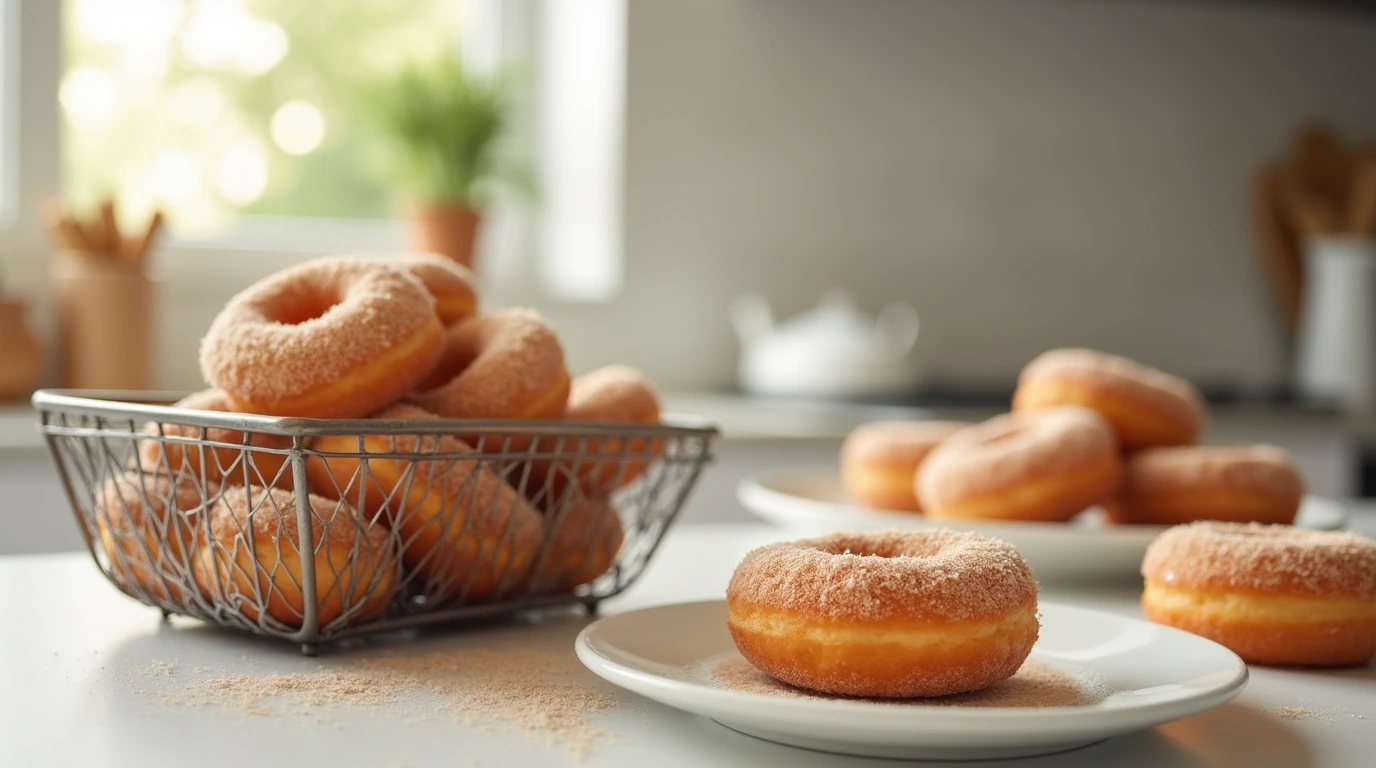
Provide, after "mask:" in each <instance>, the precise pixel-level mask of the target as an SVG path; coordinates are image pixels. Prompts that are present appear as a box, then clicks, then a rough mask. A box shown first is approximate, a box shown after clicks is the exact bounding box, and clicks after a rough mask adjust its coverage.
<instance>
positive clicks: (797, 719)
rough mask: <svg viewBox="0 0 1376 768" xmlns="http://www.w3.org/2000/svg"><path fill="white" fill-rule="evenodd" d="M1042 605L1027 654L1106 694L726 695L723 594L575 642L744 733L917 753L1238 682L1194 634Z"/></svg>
mask: <svg viewBox="0 0 1376 768" xmlns="http://www.w3.org/2000/svg"><path fill="white" fill-rule="evenodd" d="M1041 613H1042V630H1041V637H1040V639H1039V640H1038V641H1037V645H1036V647H1035V648H1034V649H1033V651H1032V657H1031V659H1032V660H1035V661H1038V662H1041V663H1042V664H1047V665H1050V666H1052V667H1057V668H1058V669H1061V670H1067V671H1072V670H1073V675H1074V676H1075V677H1077V678H1079V679H1084V678H1086V677H1089V678H1092V679H1094V680H1095V681H1096V682H1097V683H1098V684H1099V685H1101V686H1103V688H1104V689H1106V691H1107V696H1105V697H1103V698H1101V699H1100V700H1099V701H1098V702H1097V703H1093V704H1085V705H1080V706H1060V707H1045V708H1010V707H997V708H983V707H981V708H976V707H960V706H932V705H919V704H912V703H910V702H904V703H896V704H895V703H881V702H875V701H868V700H845V699H828V698H816V697H800V696H786V695H779V694H763V693H752V692H746V691H741V690H733V689H731V688H728V687H724V686H722V685H721V684H720V683H715V682H712V678H711V677H710V669H711V668H712V665H714V664H717V663H721V661H722V660H725V659H730V658H732V657H733V656H734V657H736V658H739V654H737V653H736V649H735V645H734V644H733V642H732V640H731V635H730V634H729V633H728V632H727V631H726V602H725V601H722V600H713V601H709V602H702V603H680V604H677V605H668V606H661V607H657V608H647V609H644V610H639V611H632V612H630V613H624V614H620V615H616V616H610V617H608V618H605V619H601V620H600V621H597V622H596V623H594V624H592V625H590V626H589V627H587V628H586V629H584V630H583V632H582V633H580V634H579V635H578V640H577V641H576V642H575V646H576V650H577V652H578V658H579V659H581V660H582V661H583V663H584V664H586V665H587V667H588V669H591V670H592V671H593V672H594V673H596V674H597V675H598V676H600V677H602V678H604V679H606V680H608V681H610V682H612V683H614V684H616V685H619V686H621V687H623V688H626V689H627V690H630V691H634V692H635V693H638V694H640V695H642V696H645V697H647V698H650V699H653V700H655V701H658V702H660V703H662V704H666V705H668V706H671V707H674V708H676V709H681V710H684V711H687V712H693V713H696V714H699V715H702V716H704V717H709V718H712V719H713V720H716V721H717V722H719V723H721V724H722V725H725V726H726V727H728V728H732V729H734V730H737V731H740V732H742V733H746V734H749V735H751V736H756V737H758V738H761V739H767V740H769V741H775V742H779V743H781V744H790V745H793V746H797V747H803V748H806V749H815V750H820V751H824V752H839V753H842V754H849V755H866V756H877V757H899V758H916V759H927V760H979V759H991V758H1003V757H1028V756H1031V755H1042V754H1050V753H1052V752H1060V751H1064V750H1068V749H1074V748H1076V747H1081V746H1084V745H1086V744H1092V743H1094V742H1096V741H1100V740H1102V739H1106V738H1109V737H1111V736H1117V735H1120V734H1124V733H1131V732H1133V731H1137V730H1141V729H1144V728H1151V727H1153V726H1156V725H1160V724H1161V723H1166V722H1170V721H1172V720H1177V719H1179V718H1182V717H1185V716H1187V715H1192V714H1195V713H1197V712H1203V711H1204V710H1206V709H1210V708H1213V707H1216V706H1218V705H1220V704H1223V703H1224V702H1226V701H1228V700H1229V699H1232V698H1233V697H1234V696H1236V695H1237V694H1238V693H1239V692H1240V691H1241V690H1242V688H1243V686H1245V685H1246V684H1247V667H1246V665H1244V664H1243V663H1242V660H1241V659H1239V658H1238V657H1237V656H1236V655H1234V654H1233V653H1232V652H1231V651H1229V650H1228V649H1226V648H1224V647H1223V646H1221V645H1218V644H1216V643H1214V642H1211V641H1209V640H1205V639H1204V638H1201V637H1196V636H1195V635H1191V634H1188V633H1186V632H1181V631H1179V630H1175V629H1171V628H1169V627H1161V626H1157V625H1155V624H1149V623H1147V622H1145V621H1140V620H1137V619H1128V618H1123V617H1120V616H1115V615H1113V614H1108V613H1102V612H1099V611H1092V610H1088V609H1085V608H1074V607H1071V606H1065V605H1056V604H1047V603H1043V604H1042V605H1041ZM704 670H709V671H708V672H707V673H704Z"/></svg>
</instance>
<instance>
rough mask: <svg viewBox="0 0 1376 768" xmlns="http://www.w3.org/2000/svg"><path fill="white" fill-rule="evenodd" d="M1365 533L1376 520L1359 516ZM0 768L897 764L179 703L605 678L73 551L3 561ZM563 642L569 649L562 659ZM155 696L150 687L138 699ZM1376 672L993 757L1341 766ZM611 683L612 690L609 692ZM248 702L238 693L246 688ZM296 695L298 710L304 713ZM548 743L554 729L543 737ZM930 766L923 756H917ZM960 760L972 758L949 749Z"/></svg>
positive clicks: (695, 544)
mask: <svg viewBox="0 0 1376 768" xmlns="http://www.w3.org/2000/svg"><path fill="white" fill-rule="evenodd" d="M1357 525H1358V527H1359V528H1361V529H1364V530H1365V532H1367V533H1368V534H1371V533H1374V532H1376V519H1373V518H1372V517H1370V516H1362V517H1359V518H1358V523H1357ZM784 536H785V534H783V533H781V532H779V531H777V530H776V529H771V528H768V527H766V526H762V525H745V524H733V525H688V526H683V527H681V528H679V529H678V530H677V531H674V532H672V533H671V534H670V536H669V538H668V539H667V540H666V542H665V544H664V546H663V548H662V550H661V552H660V554H659V556H658V557H657V559H656V560H655V562H653V563H652V564H651V566H650V567H649V569H648V571H647V572H646V574H645V576H644V578H643V579H642V580H641V581H640V582H638V583H637V584H636V585H635V586H634V587H633V588H632V589H631V590H630V591H629V592H628V593H627V594H626V595H624V596H622V597H620V598H617V599H615V600H613V601H610V602H608V603H607V604H606V605H605V606H604V611H605V612H616V611H624V610H628V609H633V608H639V607H644V606H649V605H655V604H662V603H669V602H677V601H685V600H699V599H707V598H715V597H720V596H721V595H722V594H723V591H724V589H725V585H726V582H727V579H728V578H729V576H730V572H731V570H732V568H733V567H734V565H735V564H736V563H737V562H738V561H739V559H740V558H741V556H742V555H743V554H744V553H745V552H746V551H747V550H749V549H750V548H752V547H754V546H757V545H759V544H761V543H764V542H767V541H771V540H776V539H778V538H781V537H784ZM1137 592H1138V587H1137V586H1136V585H1133V584H1126V585H1122V586H1111V585H1098V586H1094V587H1066V586H1057V585H1054V584H1052V585H1044V587H1043V596H1044V597H1045V598H1047V599H1053V600H1060V601H1064V602H1071V603H1075V604H1079V605H1084V606H1088V607H1093V608H1098V609H1102V610H1106V611H1112V612H1115V613H1120V614H1124V615H1132V616H1136V615H1139V611H1138V608H1137V605H1136V598H1137ZM0 609H3V613H4V617H5V618H4V628H3V630H2V631H0V764H2V765H13V766H25V768H46V767H47V766H73V765H100V766H129V767H130V768H133V767H134V766H138V767H139V768H144V767H145V766H149V765H196V766H198V768H217V767H218V766H233V767H235V768H241V767H242V766H254V767H255V768H269V767H272V766H290V767H291V768H302V767H303V766H318V765H328V766H370V767H372V768H431V766H435V767H439V766H455V765H457V766H500V767H501V768H519V767H520V766H558V765H571V766H573V765H584V766H589V767H590V768H599V767H601V766H626V767H628V768H630V767H632V766H633V767H634V768H644V766H650V765H653V766H656V767H657V768H658V767H661V766H704V765H750V766H788V767H789V768H811V767H813V766H817V767H821V766H852V765H864V764H872V765H875V766H885V765H895V764H898V763H896V761H887V760H874V761H866V760H860V759H858V758H851V757H843V756H836V755H827V754H822V753H815V752H808V751H804V750H799V749H794V748H791V747H785V746H780V745H776V744H772V743H768V742H764V741H759V740H756V739H753V738H751V737H749V736H744V735H741V734H738V733H736V732H733V731H730V730H727V729H726V728H723V727H721V726H719V725H717V724H715V723H713V722H711V721H709V720H706V719H703V718H699V717H696V716H692V715H688V714H684V713H681V712H677V711H675V710H672V709H668V708H664V707H661V706H659V705H656V704H653V703H650V702H647V701H645V700H642V699H639V698H638V697H635V696H633V695H631V694H624V695H622V698H623V699H624V701H625V703H624V704H621V705H618V706H616V707H614V708H612V709H609V710H605V711H602V712H600V713H597V714H596V715H595V716H594V719H593V723H594V724H595V726H596V727H597V729H599V730H601V731H603V732H605V734H606V735H605V737H603V738H600V739H598V740H597V741H596V743H595V744H594V745H593V746H592V748H591V750H590V751H589V752H588V753H587V754H585V755H582V756H580V755H579V754H578V751H577V750H574V751H571V750H570V749H568V748H566V746H567V745H560V744H558V743H553V744H551V743H548V742H549V740H548V739H547V738H546V736H544V735H542V734H541V733H538V732H528V731H521V730H518V729H516V728H515V727H513V726H510V725H504V724H503V723H502V722H484V721H482V720H479V721H477V722H471V723H465V722H461V721H457V720H455V719H454V718H451V717H420V718H417V717H415V716H414V715H404V714H403V713H401V712H400V711H398V710H397V709H396V708H395V705H381V706H372V707H361V706H339V705H330V704H328V703H325V704H321V705H318V706H317V705H312V704H309V702H307V703H305V704H298V705H294V706H289V707H285V708H280V711H278V710H273V711H274V712H275V714H265V712H267V711H268V710H263V709H261V708H259V707H258V706H257V705H256V704H255V702H252V701H249V702H248V705H249V706H238V707H226V706H221V705H218V704H217V705H210V706H191V705H187V704H186V703H185V702H182V701H180V700H179V699H178V698H177V692H178V691H183V690H185V687H186V685H187V684H188V683H194V682H195V681H197V680H200V681H202V684H204V682H205V681H206V680H207V678H208V676H214V675H217V674H218V675H224V674H225V673H232V674H240V673H242V674H245V675H250V676H260V677H261V676H265V675H269V674H271V673H274V672H310V671H314V670H318V669H320V668H322V667H324V668H326V669H348V668H350V667H351V666H355V665H358V664H359V663H361V662H363V661H365V660H367V659H370V658H373V657H376V656H378V655H386V654H398V653H400V654H407V653H414V652H429V651H442V650H450V651H454V650H460V649H465V648H482V649H493V650H503V651H504V652H509V653H512V654H516V653H518V652H519V651H520V649H521V648H523V647H527V648H533V649H544V650H545V651H554V652H555V653H557V654H558V655H559V657H560V658H565V659H566V660H567V662H568V668H569V670H570V674H571V677H570V678H569V680H571V681H573V682H574V683H576V684H577V685H580V686H587V687H589V688H592V689H595V690H598V691H602V692H604V693H610V692H613V689H610V688H608V687H607V686H606V684H605V683H603V682H602V681H600V680H598V679H597V678H595V677H593V676H592V674H591V673H588V672H586V671H585V670H582V668H581V667H578V666H577V663H576V661H575V660H574V656H573V651H572V647H571V646H572V641H573V637H574V635H575V634H576V633H577V631H578V630H579V629H580V628H581V627H582V626H584V625H585V623H586V621H587V620H586V619H584V618H582V617H581V616H575V615H573V614H558V615H555V616H545V617H542V618H539V619H531V620H525V621H519V622H501V623H496V624H485V625H483V626H481V627H477V628H470V629H467V630H463V631H460V630H447V631H441V630H433V631H426V632H422V633H419V634H418V635H416V636H411V637H401V638H389V639H387V640H373V641H367V642H363V643H358V644H356V645H354V646H353V647H349V648H334V649H328V648H327V649H326V651H325V652H324V653H323V654H322V656H321V657H320V658H318V659H307V658H304V657H302V656H300V655H299V654H298V653H297V651H296V648H295V646H293V645H290V644H287V643H280V642H275V641H267V640H263V639H258V638H254V637H250V636H245V635H240V634H238V633H232V632H229V631H226V630H217V629H212V628H208V627H204V626H202V625H200V623H199V622H195V621H191V620H180V619H178V620H174V621H173V622H172V623H170V624H164V623H162V622H161V621H160V620H159V618H158V614H157V612H156V611H155V610H153V609H151V608H147V607H145V606H142V605H139V604H137V603H135V602H133V601H131V600H128V599H126V598H124V597H122V596H121V595H119V594H118V593H117V592H116V591H115V590H114V588H113V587H111V586H110V585H109V584H107V583H105V582H104V580H103V579H102V577H101V576H100V575H99V573H97V571H96V569H95V568H94V567H93V565H92V564H91V563H90V562H88V560H87V557H86V555H84V554H82V555H76V554H67V555H40V556H17V557H16V556H11V557H3V558H0ZM564 650H566V651H567V656H566V657H565V656H564V655H563V654H564ZM150 690H151V691H152V692H151V693H150ZM1374 691H1376V667H1372V666H1367V667H1364V668H1361V669H1351V670H1341V671H1318V672H1315V671H1309V672H1306V671H1292V670H1274V669H1265V668H1254V669H1253V670H1252V677H1251V682H1250V684H1249V685H1248V687H1247V689H1246V690H1245V691H1244V692H1243V693H1242V695H1241V696H1240V697H1239V698H1238V699H1236V700H1234V701H1233V702H1231V703H1229V704H1227V705H1225V706H1222V707H1219V708H1217V709H1215V710H1212V711H1209V712H1206V713H1203V714H1200V715H1196V716H1194V717H1190V718H1187V719H1184V720H1180V721H1177V722H1174V723H1170V724H1167V725H1164V726H1161V727H1159V728H1156V729H1154V730H1151V731H1147V732H1142V733H1137V734H1132V735H1128V736H1124V737H1119V738H1115V739H1110V740H1108V741H1105V742H1101V743H1099V744H1096V745H1093V746H1090V747H1086V748H1084V749H1081V750H1078V751H1075V752H1071V753H1065V754H1061V755H1052V756H1047V757H1044V758H1033V759H1029V760H1021V761H1000V762H997V763H991V764H990V765H996V766H1002V767H1003V768H1010V767H1011V766H1018V767H1019V768H1022V767H1023V766H1026V767H1027V768H1033V767H1036V768H1041V767H1042V766H1053V765H1055V766H1072V767H1073V766H1098V765H1117V766H1186V767H1187V768H1188V767H1189V766H1200V767H1203V766H1234V765H1238V766H1241V765H1245V766H1249V767H1252V768H1261V767H1264V766H1287V767H1296V768H1302V767H1305V766H1316V767H1322V766H1334V767H1335V768H1336V767H1338V766H1342V767H1344V768H1346V767H1347V766H1355V765H1366V764H1369V760H1370V757H1371V755H1372V754H1373V753H1376V695H1374V694H1373V692H1374ZM614 695H619V694H614ZM240 704H241V705H242V704H243V702H240ZM303 706H304V707H305V709H304V710H303V709H302V707H303ZM556 741H557V740H556ZM916 765H926V766H932V765H936V763H917V764H916ZM959 765H965V766H970V765H977V764H975V763H960V764H959Z"/></svg>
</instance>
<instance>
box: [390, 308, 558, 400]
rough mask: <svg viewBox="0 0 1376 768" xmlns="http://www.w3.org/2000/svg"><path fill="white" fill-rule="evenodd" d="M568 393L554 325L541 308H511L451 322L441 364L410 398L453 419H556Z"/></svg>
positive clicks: (424, 379) (425, 378)
mask: <svg viewBox="0 0 1376 768" xmlns="http://www.w3.org/2000/svg"><path fill="white" fill-rule="evenodd" d="M568 397H569V374H568V371H567V370H566V369H565V368H564V348H563V346H561V345H560V344H559V337H558V336H555V335H554V329H553V328H551V327H550V326H549V323H547V322H545V319H544V318H543V317H541V316H540V314H539V313H538V312H534V311H532V310H528V309H508V310H504V311H501V312H497V313H495V314H491V315H485V316H483V317H475V318H473V319H471V320H465V321H464V322H462V323H459V324H457V325H451V326H449V327H448V328H447V329H446V330H445V333H444V353H443V354H442V355H441V357H440V360H439V364H438V365H437V366H435V368H434V370H432V371H430V373H429V375H428V376H426V377H424V378H423V379H422V380H421V381H420V383H419V385H418V386H417V387H416V391H415V392H413V393H412V395H411V400H412V401H413V402H414V403H415V404H416V405H419V406H420V407H422V408H424V409H425V410H427V411H430V412H431V413H436V414H439V415H440V416H444V417H447V418H454V419H557V418H559V417H560V416H563V415H564V407H565V404H566V403H567V401H568Z"/></svg>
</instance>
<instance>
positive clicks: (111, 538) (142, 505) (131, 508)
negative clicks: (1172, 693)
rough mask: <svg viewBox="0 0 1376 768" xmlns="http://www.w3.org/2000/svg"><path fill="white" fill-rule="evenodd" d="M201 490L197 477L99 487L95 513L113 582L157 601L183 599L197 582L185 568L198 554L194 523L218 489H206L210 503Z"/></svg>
mask: <svg viewBox="0 0 1376 768" xmlns="http://www.w3.org/2000/svg"><path fill="white" fill-rule="evenodd" d="M201 491H202V488H201V485H200V484H198V483H197V481H196V480H195V478H192V477H189V476H185V475H183V476H181V477H178V478H176V480H175V481H174V480H172V479H171V478H170V476H169V475H167V474H166V473H165V472H158V473H148V474H145V473H140V472H126V473H124V474H121V475H116V476H114V477H112V478H110V479H109V480H107V481H106V482H105V484H104V485H103V486H101V488H100V492H99V493H98V494H97V495H96V499H95V508H94V512H95V523H96V536H97V538H98V539H99V540H100V547H101V549H102V550H104V552H105V556H106V558H108V559H109V562H110V573H111V575H112V576H113V577H114V579H115V581H117V582H119V583H120V584H122V585H124V586H125V587H133V586H134V585H137V586H138V587H142V588H143V589H144V590H145V591H146V592H147V593H148V594H149V595H150V596H152V597H153V598H154V599H156V600H170V601H172V602H181V601H182V600H183V599H184V598H185V596H186V593H185V591H184V589H183V587H189V586H192V583H193V582H192V580H191V578H190V577H191V572H190V570H189V568H188V566H187V563H188V559H189V557H190V554H191V552H192V551H193V550H194V549H195V544H194V539H195V535H196V531H197V523H196V520H195V518H196V516H198V515H203V514H205V510H206V505H207V504H210V505H212V506H213V505H214V504H215V501H214V497H215V494H216V493H217V492H218V491H219V488H218V486H216V485H215V484H214V483H207V484H206V488H205V491H206V493H208V494H209V495H210V498H209V499H207V498H206V497H205V496H202V495H201ZM202 527H203V525H202Z"/></svg>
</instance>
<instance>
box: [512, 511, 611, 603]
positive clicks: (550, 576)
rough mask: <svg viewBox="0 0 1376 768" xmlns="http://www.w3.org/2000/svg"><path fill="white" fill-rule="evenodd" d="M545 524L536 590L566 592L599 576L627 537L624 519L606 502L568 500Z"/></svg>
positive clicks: (548, 517) (546, 515)
mask: <svg viewBox="0 0 1376 768" xmlns="http://www.w3.org/2000/svg"><path fill="white" fill-rule="evenodd" d="M544 523H545V540H546V543H545V551H544V554H543V555H542V556H541V557H540V560H539V563H538V564H537V565H536V567H535V576H534V578H533V579H532V582H531V588H532V590H533V591H536V592H547V591H558V592H566V591H568V590H571V589H573V588H574V587H577V586H580V585H582V584H587V583H588V582H590V581H592V580H594V579H596V578H597V577H598V576H601V575H602V574H604V573H606V572H607V571H608V570H609V569H610V568H611V567H612V565H613V564H615V563H616V557H617V555H618V554H619V553H620V552H621V544H622V542H623V541H624V540H625V530H624V529H623V528H622V525H621V518H620V517H618V516H617V514H616V510H615V509H613V508H612V507H611V505H610V504H607V503H606V502H603V501H596V500H592V499H575V500H569V501H566V502H565V503H563V504H562V505H559V508H558V509H557V510H556V511H554V512H548V513H546V514H545V519H544Z"/></svg>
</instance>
